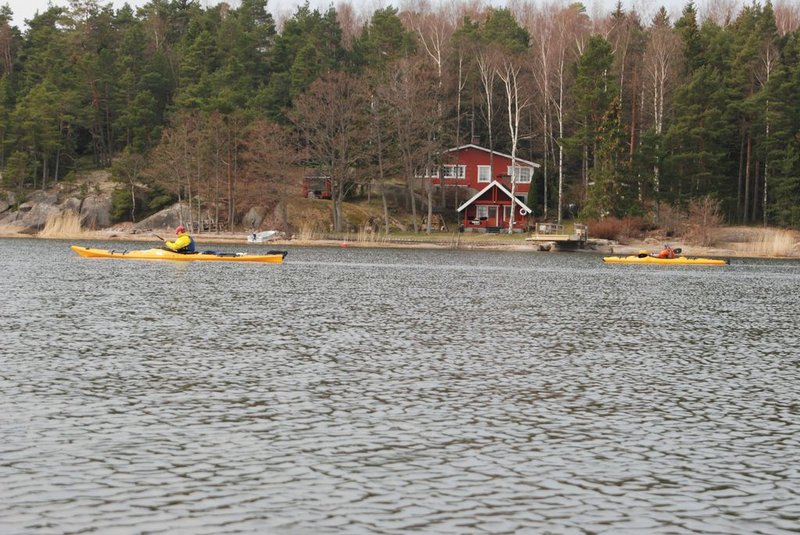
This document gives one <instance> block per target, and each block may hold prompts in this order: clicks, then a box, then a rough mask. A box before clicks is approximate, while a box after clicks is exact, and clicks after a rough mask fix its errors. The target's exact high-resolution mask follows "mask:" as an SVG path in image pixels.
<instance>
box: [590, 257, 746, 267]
mask: <svg viewBox="0 0 800 535" xmlns="http://www.w3.org/2000/svg"><path fill="white" fill-rule="evenodd" d="M603 262H607V263H611V264H674V265H707V266H722V265H726V264H730V261H729V260H726V259H721V258H692V257H688V256H676V257H675V258H658V257H655V256H649V255H648V256H633V255H631V256H605V257H603Z"/></svg>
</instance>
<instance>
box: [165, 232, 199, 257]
mask: <svg viewBox="0 0 800 535" xmlns="http://www.w3.org/2000/svg"><path fill="white" fill-rule="evenodd" d="M175 234H176V235H177V236H178V237H177V238H176V239H175V241H165V242H164V245H166V246H167V249H169V250H170V251H175V252H176V253H193V252H195V251H194V238H192V237H191V236H189V233H188V232H186V227H184V226H183V225H178V228H176V229H175Z"/></svg>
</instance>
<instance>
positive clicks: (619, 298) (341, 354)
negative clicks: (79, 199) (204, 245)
mask: <svg viewBox="0 0 800 535" xmlns="http://www.w3.org/2000/svg"><path fill="white" fill-rule="evenodd" d="M87 245H89V244H87ZM91 245H93V246H98V247H103V246H108V247H109V248H116V249H121V248H126V247H127V248H136V247H141V244H128V245H127V246H126V245H125V244H120V243H119V242H117V243H109V244H103V243H100V244H97V243H94V244H91ZM257 247H262V249H261V250H263V248H266V246H247V245H244V244H243V245H242V246H241V247H234V246H228V247H220V248H222V249H227V250H236V249H238V250H246V249H248V248H250V249H251V250H255V249H256V248H257ZM798 311H800V263H798V262H790V261H758V260H736V259H734V260H733V263H732V264H731V265H730V266H725V267H683V268H681V267H672V266H612V265H604V264H603V263H602V262H601V259H600V257H599V256H596V255H592V254H582V253H573V254H558V253H498V252H454V251H414V250H362V249H355V248H331V249H321V248H290V250H289V256H288V257H287V258H286V262H285V263H284V264H283V265H237V264H225V263H209V264H203V263H197V264H180V263H170V262H136V261H117V260H91V259H83V258H79V257H78V256H77V255H75V254H74V253H72V252H71V251H70V250H69V244H68V243H66V242H60V241H43V240H0V432H1V434H0V437H2V441H0V533H3V534H9V533H77V532H96V533H123V534H125V533H192V534H196V533H197V534H203V533H209V534H219V533H239V532H244V533H291V534H295V533H299V534H305V533H308V534H316V533H398V534H399V533H409V532H423V533H456V534H463V533H615V534H616V533H747V534H751V533H789V532H797V531H798V529H800V403H799V402H798V390H799V389H800V335H799V334H798V332H799V331H798V327H800V320H799V319H798V318H799V317H800V315H798Z"/></svg>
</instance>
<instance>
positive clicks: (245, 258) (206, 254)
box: [70, 245, 286, 264]
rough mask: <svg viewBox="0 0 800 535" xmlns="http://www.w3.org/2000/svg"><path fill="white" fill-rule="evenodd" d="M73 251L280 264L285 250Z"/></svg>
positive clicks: (137, 257) (101, 255)
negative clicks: (242, 251)
mask: <svg viewBox="0 0 800 535" xmlns="http://www.w3.org/2000/svg"><path fill="white" fill-rule="evenodd" d="M70 249H72V250H73V251H75V252H76V253H78V254H79V255H81V256H83V257H85V258H123V259H131V260H177V261H179V262H196V261H201V260H205V261H211V262H262V263H267V264H280V263H282V262H283V257H284V256H286V251H267V252H266V253H265V254H249V253H219V252H215V251H203V252H202V253H176V252H173V251H167V250H166V249H158V248H156V249H142V250H133V251H116V250H113V249H112V250H108V249H93V248H91V247H79V246H77V245H72V246H71V247H70Z"/></svg>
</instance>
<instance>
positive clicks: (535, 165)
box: [445, 143, 541, 167]
mask: <svg viewBox="0 0 800 535" xmlns="http://www.w3.org/2000/svg"><path fill="white" fill-rule="evenodd" d="M464 149H476V150H480V151H483V152H486V153H488V154H492V153H494V154H496V155H498V156H504V157H506V158H508V159H509V160H512V159H514V158H512V157H511V155H510V154H505V153H503V152H497V151H496V150H495V151H491V150H489V149H487V148H486V147H481V146H480V145H473V144H472V143H469V144H467V145H461V146H460V147H453V148H452V149H447V150H446V151H445V152H458V151H460V150H464ZM516 162H517V164H522V165H527V166H529V167H541V165H539V164H538V163H534V162H531V161H528V160H523V159H522V158H516Z"/></svg>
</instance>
